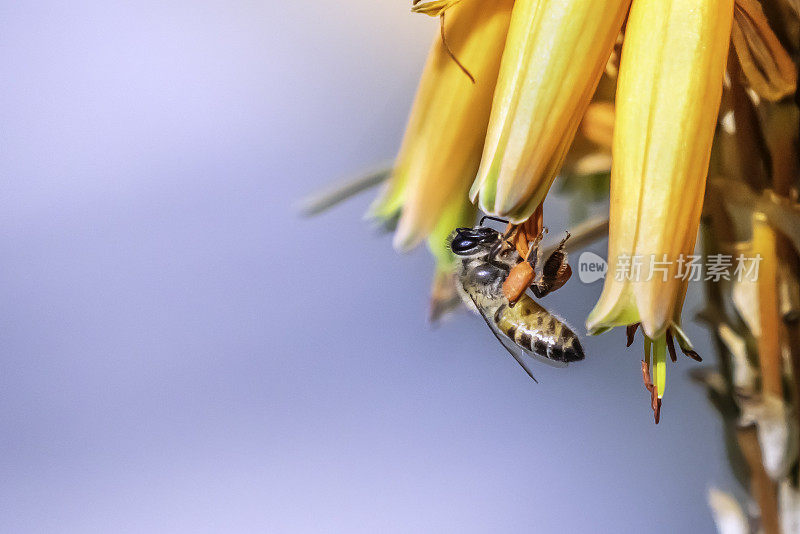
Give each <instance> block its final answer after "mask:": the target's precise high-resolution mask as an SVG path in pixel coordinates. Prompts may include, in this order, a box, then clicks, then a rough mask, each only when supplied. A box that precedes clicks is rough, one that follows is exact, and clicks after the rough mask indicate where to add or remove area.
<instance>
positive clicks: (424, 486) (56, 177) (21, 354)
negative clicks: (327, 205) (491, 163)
mask: <svg viewBox="0 0 800 534" xmlns="http://www.w3.org/2000/svg"><path fill="white" fill-rule="evenodd" d="M408 7H409V2H407V1H403V0H392V1H391V2H389V1H381V2H376V1H374V0H373V1H370V0H347V1H341V2H334V1H330V0H329V1H323V0H305V1H293V2H280V3H278V2H275V1H273V0H266V1H264V0H262V1H260V2H256V1H252V2H245V1H233V0H224V1H223V0H220V1H199V0H191V1H190V0H184V1H166V2H165V1H158V2H156V1H139V2H114V1H108V0H106V1H87V2H81V1H76V2H54V1H26V2H10V1H3V2H1V3H0V79H2V82H1V83H0V175H1V178H2V182H0V183H2V194H0V236H2V237H1V238H0V302H2V304H3V305H2V308H0V531H1V532H4V533H6V532H8V533H15V532H76V533H77V532H80V533H85V532H145V533H152V532H403V533H405V532H522V531H528V532H544V533H554V532H569V533H572V532H649V533H657V532H663V533H668V532H679V531H683V532H687V531H691V532H709V531H711V530H712V528H713V527H712V522H711V518H710V514H709V512H708V510H707V506H706V504H705V493H706V490H707V488H708V487H709V485H711V484H712V483H716V484H721V485H722V487H723V488H730V487H731V482H730V477H729V475H728V474H727V468H726V465H725V463H724V460H723V459H722V457H721V452H722V444H721V441H720V438H719V434H720V425H719V423H718V421H717V419H716V417H715V416H714V415H713V414H712V412H711V410H710V408H709V407H708V405H707V403H706V401H705V399H704V394H703V392H702V391H700V390H699V389H698V388H696V387H695V386H693V385H691V384H690V383H689V382H688V379H687V378H686V376H685V373H686V371H687V370H688V369H689V368H691V366H692V364H691V363H690V362H689V361H688V360H681V361H680V363H679V364H678V365H677V366H671V367H670V369H669V372H670V377H669V389H668V392H667V398H666V399H665V407H664V411H663V420H662V423H661V425H659V426H658V427H655V426H654V425H653V424H652V415H651V412H650V410H649V408H648V406H647V403H648V395H647V393H646V392H645V391H644V389H643V387H642V384H641V375H640V371H639V358H640V353H639V349H638V348H637V349H635V350H634V349H633V348H632V349H629V350H627V349H625V348H624V345H623V338H624V334H623V333H622V332H614V333H612V334H607V335H605V336H603V337H600V338H596V339H587V340H586V341H585V343H584V344H585V347H586V349H587V352H588V359H587V361H586V362H584V363H582V364H581V365H576V366H573V367H570V368H569V369H567V370H559V369H550V368H543V367H542V366H541V365H539V366H537V373H538V376H539V379H540V382H541V384H540V385H538V386H535V385H534V384H532V383H531V381H530V380H529V379H528V378H527V377H526V376H525V374H524V373H523V372H522V371H521V370H520V369H519V368H518V367H517V365H516V363H514V362H513V360H512V359H511V358H510V357H509V356H508V355H507V354H505V353H504V352H503V350H502V349H501V348H499V346H498V345H497V344H496V341H495V340H494V339H493V338H492V336H491V335H490V334H489V333H488V332H487V331H486V330H485V327H484V325H483V324H482V323H481V322H480V321H479V320H477V319H476V318H473V317H470V316H468V315H466V314H461V315H459V316H457V317H456V318H455V319H454V320H453V321H450V322H449V323H447V324H445V325H444V326H442V327H441V328H439V329H438V330H431V329H429V328H428V327H427V326H426V324H425V320H424V317H425V312H426V306H427V294H428V279H429V274H430V269H431V261H430V260H429V258H428V256H427V255H426V254H425V253H424V252H422V251H420V252H419V253H416V254H413V255H411V256H409V257H398V256H396V255H395V254H394V253H393V252H392V251H391V249H390V242H389V239H388V238H386V237H379V236H378V235H377V234H376V233H375V232H374V231H373V230H372V229H370V227H369V226H368V225H367V224H365V223H364V222H362V221H361V215H362V213H363V211H364V209H365V207H366V205H367V203H368V201H369V198H368V197H369V196H370V195H367V196H365V197H363V198H359V199H358V200H355V201H352V202H350V203H348V204H345V205H343V206H342V207H341V208H340V209H338V210H337V211H334V212H332V213H330V214H329V215H326V216H324V217H321V218H319V219H315V220H311V221H307V220H299V219H298V218H297V217H296V214H295V212H294V210H293V204H294V203H295V202H296V201H297V200H298V199H299V198H301V197H302V196H304V195H305V194H306V193H308V192H310V191H312V190H315V189H316V188H319V187H321V186H323V185H325V184H327V183H329V182H330V181H331V180H334V179H337V178H340V177H342V176H346V175H348V174H350V173H353V172H357V171H359V170H361V169H363V168H365V167H369V166H370V165H372V164H374V163H376V162H380V161H383V160H385V159H387V158H389V157H391V156H392V155H393V154H394V151H395V149H396V147H397V144H398V142H399V139H400V136H401V133H402V129H403V124H404V121H405V116H406V113H407V109H408V107H409V105H410V102H411V98H412V95H413V90H414V87H415V84H416V79H417V77H418V74H419V72H420V70H421V66H422V62H423V60H424V56H425V51H426V48H427V45H428V43H429V41H430V39H431V38H432V36H433V35H434V34H435V33H436V23H435V21H434V20H431V19H427V18H425V17H421V16H411V15H410V14H409V13H408ZM551 208H552V206H551ZM556 211H558V210H553V209H550V213H555V212H556ZM559 221H560V222H559ZM563 222H564V221H563V220H559V219H558V217H557V216H556V217H555V218H551V220H550V221H549V223H550V225H551V227H553V228H558V227H559V224H560V225H561V226H562V228H563ZM594 250H596V251H597V252H599V253H604V244H599V245H598V246H597V247H595V248H594ZM599 290H600V284H599V283H596V284H594V285H592V286H590V287H588V289H587V288H586V286H581V284H580V283H579V282H578V281H577V278H576V279H575V280H574V281H573V282H572V283H571V284H569V285H568V286H567V287H566V288H565V289H563V290H561V291H559V293H557V294H556V295H554V296H552V297H549V298H548V299H547V304H548V305H549V306H550V307H552V308H554V309H557V310H559V311H560V312H561V313H562V314H563V315H565V316H566V317H567V318H568V320H569V321H570V322H571V323H572V324H573V325H578V326H580V325H582V322H583V317H584V314H585V313H586V312H587V311H588V309H589V308H590V307H591V305H592V304H593V302H594V300H595V299H596V297H597V295H598V294H599ZM697 301H698V295H697V292H696V291H693V292H692V294H691V297H690V304H689V305H688V306H687V309H688V311H689V312H690V313H691V312H692V311H693V310H694V309H696V308H697ZM692 303H693V304H692ZM581 331H582V327H581ZM689 331H690V333H691V334H692V335H693V336H694V337H695V338H696V339H697V340H698V342H697V344H698V345H699V348H700V350H701V351H702V352H703V353H704V354H705V355H706V356H708V360H710V361H711V362H713V360H714V358H713V356H712V355H711V354H710V351H709V348H708V342H707V340H706V338H705V335H704V332H703V330H701V329H700V328H698V327H696V326H691V327H690V328H689ZM638 346H639V343H637V347H638Z"/></svg>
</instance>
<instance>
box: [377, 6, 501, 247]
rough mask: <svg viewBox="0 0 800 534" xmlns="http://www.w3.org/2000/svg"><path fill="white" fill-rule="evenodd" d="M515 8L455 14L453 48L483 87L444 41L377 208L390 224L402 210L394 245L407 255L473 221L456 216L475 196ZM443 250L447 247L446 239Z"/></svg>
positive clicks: (431, 60) (450, 29)
mask: <svg viewBox="0 0 800 534" xmlns="http://www.w3.org/2000/svg"><path fill="white" fill-rule="evenodd" d="M512 6H513V0H461V1H460V2H458V3H457V4H455V5H454V6H453V7H451V8H450V9H448V11H447V23H446V28H445V30H446V34H447V43H448V45H449V46H450V48H451V49H452V51H453V52H454V54H455V55H456V56H457V57H458V59H459V60H460V61H461V62H462V63H463V64H464V65H465V66H466V67H467V68H468V69H469V70H470V72H471V73H472V74H473V75H474V77H475V79H476V82H475V83H474V84H473V83H472V82H471V81H470V79H469V78H468V77H467V76H466V75H465V74H464V73H463V72H462V71H461V69H460V68H459V66H458V65H457V64H456V63H455V62H454V61H453V59H452V58H451V57H450V56H449V55H448V52H447V50H446V48H445V46H444V45H443V43H442V41H441V38H440V36H439V35H437V37H436V39H435V42H434V44H433V48H432V50H431V52H430V55H429V57H428V62H427V64H426V66H425V70H424V72H423V74H422V80H421V82H420V86H419V89H418V91H417V96H416V100H415V102H414V106H413V109H412V112H411V117H410V119H409V122H408V127H407V129H406V134H405V137H404V139H403V144H402V147H401V149H400V153H399V155H398V157H397V161H396V165H395V171H394V173H393V176H392V178H391V181H390V184H389V189H388V190H387V191H386V192H385V194H384V196H383V197H382V198H381V199H379V200H378V201H377V202H376V204H375V205H373V207H372V210H371V214H372V215H373V216H375V217H378V218H383V219H387V218H392V217H393V216H396V215H397V213H398V211H401V215H400V220H399V223H398V227H397V232H396V234H395V240H394V244H395V247H396V248H398V249H400V250H408V249H410V248H412V247H414V246H415V245H417V244H419V243H420V242H421V241H422V240H424V239H425V237H427V236H428V235H430V234H431V232H433V231H434V230H435V229H436V227H437V224H438V223H439V221H440V220H441V219H442V218H443V217H444V218H446V219H448V220H450V221H451V222H452V221H463V220H465V219H466V216H465V215H461V216H457V215H454V214H459V213H460V214H464V213H466V211H465V210H467V209H468V208H467V207H466V204H467V202H468V197H467V191H468V189H469V185H470V183H471V182H472V179H473V178H474V177H475V173H476V172H477V170H478V165H479V164H480V158H481V150H482V147H483V140H484V137H485V135H486V127H487V124H488V122H489V113H490V110H491V101H492V94H493V93H494V86H495V83H496V81H497V73H498V71H499V69H500V57H501V56H502V52H503V46H504V44H505V40H506V34H507V31H508V23H509V20H510V18H511V8H512ZM401 209H402V210H401ZM472 213H473V215H474V212H472ZM451 230H452V227H450V228H449V229H447V230H446V232H445V231H444V230H443V231H442V234H443V235H444V236H446V235H447V234H449V232H450V231H451ZM438 246H440V247H444V246H445V243H444V238H442V239H441V243H440V244H439V245H438Z"/></svg>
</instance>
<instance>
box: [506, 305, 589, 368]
mask: <svg viewBox="0 0 800 534" xmlns="http://www.w3.org/2000/svg"><path fill="white" fill-rule="evenodd" d="M494 323H495V324H496V325H497V327H498V328H499V329H500V331H501V332H503V333H504V334H506V335H507V336H508V337H509V338H511V339H513V340H514V343H516V344H517V345H518V346H520V347H522V348H523V349H525V350H529V351H531V352H534V353H536V354H538V355H539V356H542V357H543V358H548V359H550V360H554V361H558V362H574V361H578V360H582V359H583V347H581V344H580V341H578V336H576V335H575V333H574V332H573V331H572V330H570V329H569V327H568V326H567V325H565V324H564V323H562V322H561V321H559V320H558V319H556V318H555V317H554V316H552V315H550V313H549V312H548V311H547V310H545V309H544V308H543V307H541V306H540V305H539V304H537V303H536V302H535V301H534V300H533V299H532V298H530V297H529V296H528V295H523V296H522V298H520V300H519V301H518V302H517V304H516V305H515V306H514V307H513V308H511V307H509V306H508V305H507V304H502V305H501V306H500V307H499V308H498V309H497V312H495V314H494Z"/></svg>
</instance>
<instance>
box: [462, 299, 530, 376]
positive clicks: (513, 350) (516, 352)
mask: <svg viewBox="0 0 800 534" xmlns="http://www.w3.org/2000/svg"><path fill="white" fill-rule="evenodd" d="M469 298H470V299H472V303H473V304H474V305H475V309H477V310H478V313H479V314H480V316H481V317H482V318H483V321H484V322H485V323H486V326H488V327H489V330H491V331H492V334H494V337H496V338H497V341H499V342H500V344H501V345H503V347H504V348H505V349H506V350H507V351H508V353H509V354H511V355H512V356H513V357H514V359H515V360H517V363H518V364H519V365H520V367H522V368H523V369H524V370H525V372H526V373H527V374H528V376H529V377H531V378H532V379H533V381H534V382H536V383H537V384H538V383H539V381H538V380H536V377H535V376H533V373H532V372H531V370H530V368H528V366H527V365H525V360H524V359H523V358H522V353H523V352H527V351H523V350H522V348H521V347H519V346H518V345H517V344H516V343H514V342H513V341H512V340H511V339H509V338H508V336H506V335H505V334H504V333H503V332H501V331H500V329H499V328H497V326H496V325H495V324H494V323H493V322H492V321H490V320H489V319H488V318H487V317H486V315H485V314H484V313H483V310H482V309H481V307H480V306H478V303H477V302H475V298H474V297H473V296H472V295H470V296H469Z"/></svg>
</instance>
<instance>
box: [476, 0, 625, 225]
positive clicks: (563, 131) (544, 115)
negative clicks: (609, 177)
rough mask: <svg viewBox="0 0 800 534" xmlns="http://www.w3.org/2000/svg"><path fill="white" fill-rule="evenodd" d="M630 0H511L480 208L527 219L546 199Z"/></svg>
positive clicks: (480, 188)
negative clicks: (514, 0)
mask: <svg viewBox="0 0 800 534" xmlns="http://www.w3.org/2000/svg"><path fill="white" fill-rule="evenodd" d="M629 5H630V0H603V1H590V0H517V2H516V3H515V4H514V12H513V14H512V17H511V26H510V28H509V31H508V41H507V46H506V51H505V53H504V54H503V63H502V66H501V69H500V77H499V80H498V85H497V92H496V94H495V99H494V105H493V107H492V117H491V121H490V123H489V131H488V134H487V137H486V144H485V146H484V151H483V161H482V163H481V168H480V171H479V173H478V177H477V178H476V180H475V183H474V184H473V186H472V189H471V190H470V197H471V198H472V200H473V201H474V200H476V199H479V205H480V207H481V209H482V210H484V211H485V212H487V213H491V214H494V215H499V216H504V217H508V218H510V219H511V220H512V221H513V222H522V221H524V220H525V219H527V218H528V217H529V216H530V215H531V214H532V213H533V211H534V210H535V209H536V207H537V206H538V205H539V204H540V203H541V202H542V200H544V197H545V195H546V194H547V191H548V189H549V188H550V185H551V184H552V182H553V179H554V178H555V176H556V174H558V171H559V169H560V167H561V164H562V162H563V160H564V157H565V155H566V152H567V150H568V148H569V146H570V144H571V143H572V139H573V137H574V136H575V131H576V130H577V128H578V124H579V123H580V120H581V117H583V114H584V112H585V111H586V107H587V106H588V105H589V101H590V99H591V97H592V94H593V93H594V90H595V87H596V86H597V83H598V81H599V80H600V76H601V75H602V73H603V70H604V68H605V66H606V63H607V61H608V58H609V56H610V55H611V50H612V48H613V46H614V42H615V41H616V39H617V36H618V35H619V31H620V28H621V27H622V23H623V21H624V19H625V14H626V13H627V11H628V6H629Z"/></svg>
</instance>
